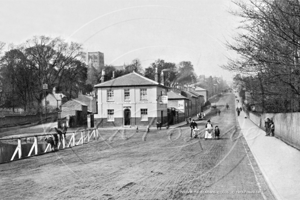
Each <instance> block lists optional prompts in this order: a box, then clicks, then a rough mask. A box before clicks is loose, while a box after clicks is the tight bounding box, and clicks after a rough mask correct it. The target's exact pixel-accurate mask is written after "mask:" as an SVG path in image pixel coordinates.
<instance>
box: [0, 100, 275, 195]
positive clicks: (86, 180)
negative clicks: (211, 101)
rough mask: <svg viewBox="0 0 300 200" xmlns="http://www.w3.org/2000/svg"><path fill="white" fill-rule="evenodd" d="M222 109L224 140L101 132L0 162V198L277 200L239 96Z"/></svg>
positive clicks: (179, 132) (185, 133) (219, 121)
mask: <svg viewBox="0 0 300 200" xmlns="http://www.w3.org/2000/svg"><path fill="white" fill-rule="evenodd" d="M226 102H228V103H229V105H230V108H231V109H229V110H225V109H226V108H225V107H224V105H225V104H226ZM217 105H218V107H219V108H221V115H220V116H212V117H211V121H212V122H213V125H218V126H219V127H220V129H221V139H220V140H206V141H204V140H202V139H201V140H199V139H192V140H191V139H190V138H189V136H190V129H189V128H188V127H187V126H183V127H180V128H176V129H169V130H166V129H164V130H151V131H150V132H149V133H146V132H144V131H140V132H136V131H133V130H127V131H124V132H123V133H122V132H118V133H117V134H116V135H115V136H114V137H112V135H113V133H115V131H105V132H104V131H103V133H101V138H102V139H101V140H97V141H93V142H91V143H89V144H85V145H83V146H77V147H74V148H71V149H65V150H61V151H58V152H55V153H49V154H46V155H41V156H36V157H32V158H29V159H24V160H20V161H15V162H11V163H6V164H1V165H0V195H1V196H0V199H110V200H112V199H128V200H129V199H262V200H265V199H274V198H273V195H272V194H271V192H270V190H269V188H268V186H267V184H266V182H265V180H264V178H263V177H262V175H261V172H260V171H259V168H258V166H257V164H256V162H255V160H254V158H253V156H252V154H251V152H250V151H249V148H248V147H247V144H246V143H245V140H244V138H243V137H242V136H241V135H240V131H239V128H238V126H236V120H235V113H234V96H233V95H232V94H230V95H229V94H228V95H225V96H224V97H223V98H221V99H220V101H219V102H218V103H217ZM197 123H198V126H199V128H200V129H201V128H203V127H204V124H205V122H204V121H202V122H200V121H197Z"/></svg>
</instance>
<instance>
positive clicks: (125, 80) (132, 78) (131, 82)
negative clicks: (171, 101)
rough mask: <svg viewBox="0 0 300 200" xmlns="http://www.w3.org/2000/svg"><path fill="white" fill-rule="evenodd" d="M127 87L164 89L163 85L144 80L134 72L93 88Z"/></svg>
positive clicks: (144, 78) (147, 79)
mask: <svg viewBox="0 0 300 200" xmlns="http://www.w3.org/2000/svg"><path fill="white" fill-rule="evenodd" d="M124 86H126V87H128V86H160V87H165V86H164V85H160V84H159V83H158V82H156V81H153V80H151V79H149V78H146V77H144V76H142V75H140V74H138V73H136V72H132V73H130V74H126V75H124V76H121V77H118V78H115V79H113V80H110V81H106V82H104V83H99V84H97V85H95V86H94V87H95V88H104V87H124Z"/></svg>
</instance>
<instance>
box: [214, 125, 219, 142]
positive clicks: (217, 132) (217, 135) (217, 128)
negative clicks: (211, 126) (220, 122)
mask: <svg viewBox="0 0 300 200" xmlns="http://www.w3.org/2000/svg"><path fill="white" fill-rule="evenodd" d="M215 137H216V138H217V139H219V138H220V129H219V127H218V126H216V127H215Z"/></svg>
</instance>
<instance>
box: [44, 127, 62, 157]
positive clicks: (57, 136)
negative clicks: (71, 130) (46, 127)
mask: <svg viewBox="0 0 300 200" xmlns="http://www.w3.org/2000/svg"><path fill="white" fill-rule="evenodd" d="M54 129H55V131H56V132H55V133H54V134H53V135H52V136H50V137H46V139H45V141H46V142H47V143H48V144H50V146H51V150H52V151H55V150H58V144H59V142H60V143H62V141H63V140H64V139H65V138H66V133H67V130H68V128H67V126H66V125H65V123H63V124H62V127H61V128H57V127H55V128H54Z"/></svg>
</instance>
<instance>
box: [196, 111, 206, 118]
mask: <svg viewBox="0 0 300 200" xmlns="http://www.w3.org/2000/svg"><path fill="white" fill-rule="evenodd" d="M204 117H205V113H203V112H200V113H198V114H197V118H198V119H199V120H201V119H204Z"/></svg>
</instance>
